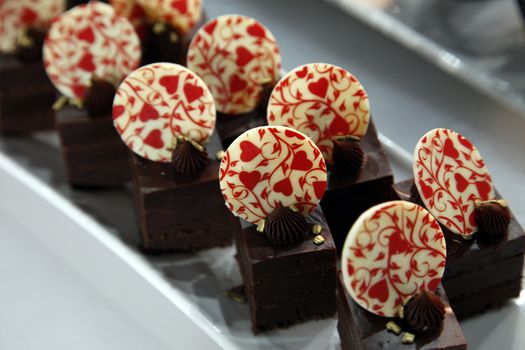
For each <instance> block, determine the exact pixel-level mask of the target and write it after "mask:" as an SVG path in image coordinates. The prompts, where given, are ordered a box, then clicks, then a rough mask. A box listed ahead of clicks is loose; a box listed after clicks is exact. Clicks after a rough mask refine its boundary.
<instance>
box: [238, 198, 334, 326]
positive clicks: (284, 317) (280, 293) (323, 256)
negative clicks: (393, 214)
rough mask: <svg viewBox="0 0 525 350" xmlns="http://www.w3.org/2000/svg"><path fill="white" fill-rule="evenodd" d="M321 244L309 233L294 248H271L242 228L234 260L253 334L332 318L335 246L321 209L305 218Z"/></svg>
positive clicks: (254, 232) (251, 228) (259, 235)
mask: <svg viewBox="0 0 525 350" xmlns="http://www.w3.org/2000/svg"><path fill="white" fill-rule="evenodd" d="M307 220H308V222H309V223H311V224H318V225H321V226H322V228H323V230H322V232H321V235H323V237H324V239H325V241H324V243H323V244H321V245H316V244H314V242H313V239H314V237H315V236H314V235H313V234H307V235H305V237H304V239H303V240H302V241H300V242H299V243H297V244H295V245H293V246H292V247H283V248H279V247H275V246H272V244H271V243H270V242H269V240H268V239H267V238H266V236H265V235H264V233H260V232H258V231H257V230H256V227H255V226H254V225H251V224H246V226H245V227H244V229H243V230H242V232H239V231H236V232H235V245H236V248H237V260H238V263H239V267H240V270H241V274H242V277H243V280H244V288H245V292H246V297H247V300H248V303H249V307H250V314H251V318H252V329H253V331H254V332H255V333H258V332H260V331H265V330H269V329H273V328H282V327H288V326H290V325H293V324H296V323H301V322H304V321H308V320H317V319H321V318H326V317H330V316H332V315H333V314H334V313H335V311H336V305H335V288H336V285H335V284H336V256H337V253H336V248H335V244H334V242H333V239H332V235H331V234H330V231H329V229H328V226H327V224H326V220H325V218H324V216H323V213H322V210H321V208H319V207H318V208H317V209H316V210H315V211H314V212H313V213H312V214H310V215H309V216H308V218H307Z"/></svg>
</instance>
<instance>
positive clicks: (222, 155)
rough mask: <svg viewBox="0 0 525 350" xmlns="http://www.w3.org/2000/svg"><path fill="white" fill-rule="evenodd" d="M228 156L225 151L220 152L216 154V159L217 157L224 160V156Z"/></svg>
mask: <svg viewBox="0 0 525 350" xmlns="http://www.w3.org/2000/svg"><path fill="white" fill-rule="evenodd" d="M225 155H226V152H224V151H219V152H217V153H216V154H215V157H217V159H218V160H222V158H224V156H225Z"/></svg>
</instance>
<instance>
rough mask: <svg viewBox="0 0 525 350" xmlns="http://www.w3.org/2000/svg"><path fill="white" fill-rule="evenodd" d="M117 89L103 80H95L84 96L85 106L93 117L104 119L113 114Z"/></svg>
mask: <svg viewBox="0 0 525 350" xmlns="http://www.w3.org/2000/svg"><path fill="white" fill-rule="evenodd" d="M115 93H116V89H115V86H113V84H111V83H110V82H108V81H106V80H103V79H93V80H92V82H91V86H90V87H89V88H88V89H87V90H86V93H85V94H84V106H85V107H86V109H87V110H88V112H89V115H90V116H92V117H104V116H107V114H108V113H111V110H112V108H113V99H114V98H115Z"/></svg>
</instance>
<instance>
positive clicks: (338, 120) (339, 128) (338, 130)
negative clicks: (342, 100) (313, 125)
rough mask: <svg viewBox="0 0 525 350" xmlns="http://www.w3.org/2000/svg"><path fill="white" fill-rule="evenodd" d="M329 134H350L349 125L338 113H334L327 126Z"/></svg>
mask: <svg viewBox="0 0 525 350" xmlns="http://www.w3.org/2000/svg"><path fill="white" fill-rule="evenodd" d="M328 131H329V133H330V135H348V134H350V125H349V124H348V123H347V121H346V120H345V119H344V118H343V117H341V116H340V115H336V116H335V118H334V120H332V122H331V123H330V125H329V126H328Z"/></svg>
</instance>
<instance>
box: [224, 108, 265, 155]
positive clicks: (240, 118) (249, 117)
mask: <svg viewBox="0 0 525 350" xmlns="http://www.w3.org/2000/svg"><path fill="white" fill-rule="evenodd" d="M266 124H267V121H266V105H265V104H262V105H261V106H260V107H258V108H257V109H255V110H253V111H252V112H249V113H243V114H239V115H229V114H224V113H221V112H217V132H218V133H219V136H220V137H221V142H222V144H223V145H224V147H225V148H228V146H229V145H230V144H231V143H232V142H233V140H235V139H236V138H237V137H238V136H239V135H241V134H242V133H243V132H245V131H246V130H249V129H253V128H256V127H258V126H263V125H266Z"/></svg>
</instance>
